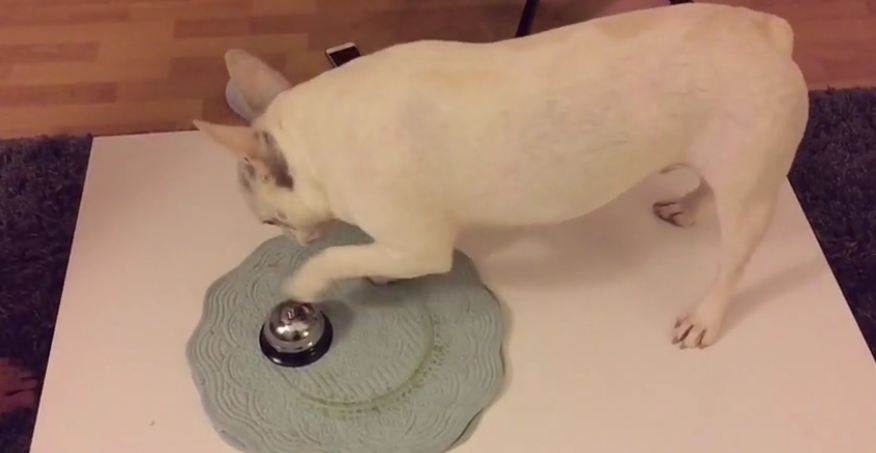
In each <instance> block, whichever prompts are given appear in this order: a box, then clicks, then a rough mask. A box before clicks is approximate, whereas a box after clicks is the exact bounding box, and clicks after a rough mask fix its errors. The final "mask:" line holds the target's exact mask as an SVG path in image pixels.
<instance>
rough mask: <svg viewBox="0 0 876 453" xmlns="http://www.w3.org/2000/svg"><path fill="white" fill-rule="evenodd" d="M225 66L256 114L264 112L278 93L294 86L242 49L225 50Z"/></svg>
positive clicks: (247, 103)
mask: <svg viewBox="0 0 876 453" xmlns="http://www.w3.org/2000/svg"><path fill="white" fill-rule="evenodd" d="M225 66H226V67H227V68H228V75H229V76H230V77H231V82H232V83H233V84H234V87H235V88H237V90H238V91H239V92H240V94H241V96H242V97H243V101H244V102H245V103H246V105H247V107H249V109H250V110H251V111H252V112H254V113H255V114H256V115H258V114H261V113H262V112H264V111H265V109H266V108H268V104H270V103H271V101H273V100H274V98H275V97H277V95H278V94H280V93H281V92H283V91H285V90H288V89H289V88H291V87H292V84H291V83H289V81H288V80H286V78H285V77H283V75H282V74H280V73H279V72H278V71H276V70H275V69H273V68H271V67H270V66H268V64H267V63H265V62H263V61H262V60H259V59H258V58H256V57H255V56H253V55H251V54H249V53H247V52H246V51H243V50H240V49H231V50H229V51H227V52H225Z"/></svg>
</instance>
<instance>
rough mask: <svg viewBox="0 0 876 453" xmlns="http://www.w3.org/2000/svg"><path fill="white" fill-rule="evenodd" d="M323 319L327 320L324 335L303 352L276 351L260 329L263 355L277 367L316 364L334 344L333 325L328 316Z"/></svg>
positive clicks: (260, 343)
mask: <svg viewBox="0 0 876 453" xmlns="http://www.w3.org/2000/svg"><path fill="white" fill-rule="evenodd" d="M323 319H324V320H325V330H324V331H323V333H322V338H320V339H319V341H317V342H316V344H315V345H313V347H312V348H310V349H308V350H306V351H301V352H280V351H278V350H276V349H274V347H273V346H271V344H270V343H268V339H267V338H265V332H264V329H259V346H261V349H262V354H264V355H265V357H267V358H268V360H270V361H271V362H273V363H274V364H275V365H280V366H284V367H291V368H298V367H303V366H307V365H310V364H311V363H313V362H316V361H317V360H319V359H321V358H322V356H324V355H325V353H326V352H328V350H329V347H330V346H331V344H332V336H333V335H332V334H333V329H332V323H331V322H330V321H329V319H328V317H326V316H323Z"/></svg>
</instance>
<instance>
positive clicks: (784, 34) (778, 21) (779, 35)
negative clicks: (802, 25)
mask: <svg viewBox="0 0 876 453" xmlns="http://www.w3.org/2000/svg"><path fill="white" fill-rule="evenodd" d="M762 17H763V19H762V21H761V23H760V24H759V25H760V28H761V30H762V32H763V33H764V34H765V35H766V36H767V40H768V41H769V42H770V43H771V44H772V45H773V46H774V47H775V49H776V50H777V51H778V52H779V53H781V54H782V55H787V56H789V57H790V56H791V53H792V52H794V30H793V29H792V28H791V24H789V23H788V21H786V20H785V19H782V18H781V17H778V16H773V15H772V14H764V15H763V16H762Z"/></svg>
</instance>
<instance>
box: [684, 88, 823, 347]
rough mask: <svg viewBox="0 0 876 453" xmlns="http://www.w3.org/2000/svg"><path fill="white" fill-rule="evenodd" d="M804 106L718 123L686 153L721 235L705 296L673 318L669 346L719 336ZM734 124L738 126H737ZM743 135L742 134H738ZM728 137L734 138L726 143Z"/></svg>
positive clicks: (704, 342) (796, 137)
mask: <svg viewBox="0 0 876 453" xmlns="http://www.w3.org/2000/svg"><path fill="white" fill-rule="evenodd" d="M806 105H807V104H806V103H805V101H803V103H801V105H800V106H798V107H800V108H799V109H792V110H791V111H790V112H788V111H784V112H780V113H779V112H777V113H776V114H775V115H773V116H772V117H770V116H767V115H761V116H760V117H759V118H757V119H756V121H757V123H756V124H753V125H752V124H749V125H744V124H743V125H741V127H742V128H743V130H734V127H733V123H729V122H724V123H723V125H722V124H720V123H719V122H716V125H717V126H718V127H717V129H718V130H716V131H713V132H716V133H713V134H711V135H710V136H709V138H707V140H706V141H708V142H709V143H702V144H701V145H705V146H706V147H705V148H701V150H702V151H700V153H699V154H698V153H697V152H698V151H697V150H693V152H692V153H691V160H692V165H691V166H692V167H693V168H694V170H696V171H697V172H698V173H699V174H700V175H701V176H702V178H703V179H704V180H705V183H706V184H708V187H710V188H711V192H712V194H713V197H714V202H715V208H716V211H717V215H718V225H719V227H720V232H721V247H720V261H719V267H718V273H717V275H716V277H715V280H714V281H713V282H712V285H711V287H710V288H709V289H708V291H707V293H706V295H705V297H704V298H703V299H702V300H701V301H700V302H699V303H698V304H697V305H695V306H694V307H693V308H692V309H690V310H688V311H687V312H686V313H684V314H683V315H681V316H679V317H678V318H677V320H676V322H675V326H674V329H673V342H674V343H677V344H679V345H680V346H681V347H682V348H691V347H705V346H708V345H710V344H712V343H714V342H715V341H716V340H717V339H718V336H719V333H720V330H721V325H722V323H723V320H724V315H725V313H726V311H727V309H728V307H729V305H730V302H731V300H732V299H733V296H734V292H735V290H736V287H737V285H738V283H739V280H740V279H741V277H742V275H743V272H744V270H745V267H746V265H747V264H748V261H749V259H750V258H751V256H752V254H753V253H754V250H755V249H756V247H757V246H758V245H759V244H760V242H761V240H762V239H763V236H764V234H765V232H766V230H767V226H768V224H769V221H770V219H771V217H772V213H773V210H774V207H775V203H776V198H777V196H778V192H779V190H780V188H781V187H782V184H784V183H785V181H786V176H787V174H788V171H789V169H790V167H791V163H792V161H793V159H794V154H795V152H796V150H797V147H798V146H799V144H800V140H801V138H802V135H803V130H804V128H805V124H806V116H805V112H806V108H805V107H806ZM737 125H738V123H737ZM743 132H747V133H743ZM728 137H736V138H734V139H732V140H728Z"/></svg>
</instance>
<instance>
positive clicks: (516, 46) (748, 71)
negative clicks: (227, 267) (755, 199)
mask: <svg viewBox="0 0 876 453" xmlns="http://www.w3.org/2000/svg"><path fill="white" fill-rule="evenodd" d="M792 42H793V37H792V33H791V30H790V27H788V25H787V23H786V22H784V20H782V19H779V18H777V17H774V16H771V15H767V14H763V13H757V12H753V11H750V10H747V9H742V8H731V7H726V6H715V5H684V6H675V7H666V8H657V9H652V10H644V11H639V12H634V13H629V14H623V15H618V16H612V17H608V18H602V19H596V20H593V21H590V22H586V23H582V24H577V25H572V26H569V27H564V28H560V29H557V30H552V31H549V32H545V33H541V34H537V35H534V36H531V37H528V38H524V39H516V40H508V41H503V42H498V43H490V44H469V43H456V42H438V41H423V42H416V43H411V44H404V45H400V46H396V47H392V48H389V49H386V50H384V51H382V52H378V53H376V54H373V55H371V56H369V57H367V58H362V59H360V60H357V61H353V62H351V63H350V64H348V65H346V66H344V67H342V68H339V69H337V70H333V71H330V72H328V73H326V74H324V75H322V76H320V77H317V78H316V79H314V80H312V81H310V82H307V83H305V84H303V85H301V86H299V87H297V88H296V89H294V90H292V91H291V92H289V93H287V94H284V95H282V96H281V98H280V99H279V100H278V101H277V102H275V104H274V105H273V106H272V109H273V111H274V112H275V114H277V115H282V116H284V117H286V118H294V120H289V123H290V124H294V127H295V128H296V131H297V132H296V133H297V135H298V136H299V139H300V149H301V152H306V153H308V155H309V158H308V161H310V162H312V164H313V166H314V172H316V173H317V174H320V175H322V176H321V177H322V178H324V179H326V180H335V181H338V180H340V179H343V178H346V179H347V180H348V181H347V182H345V183H344V184H342V185H338V186H335V187H332V186H329V187H327V189H328V190H329V191H332V190H335V191H337V192H338V193H335V194H332V196H331V198H334V199H357V200H361V199H363V198H365V199H369V200H381V199H383V198H385V197H398V196H399V195H398V194H399V193H400V192H401V193H404V194H405V196H409V197H415V198H417V199H419V200H422V202H423V203H429V204H431V206H430V207H431V208H433V209H443V210H448V214H450V215H452V216H453V217H454V218H456V219H458V220H459V221H460V222H461V223H486V224H528V223H540V222H552V221H559V220H564V219H568V218H571V217H576V216H579V215H582V214H584V213H586V212H587V211H589V210H591V209H594V208H596V207H598V206H600V205H601V204H603V203H605V202H607V201H609V200H611V199H612V198H614V197H615V196H617V195H618V194H619V193H620V192H622V191H624V190H626V189H627V188H629V187H630V186H632V185H634V184H635V183H636V182H638V181H639V180H641V179H642V178H644V177H646V176H647V175H649V174H651V173H653V172H655V171H657V170H660V169H661V168H664V167H667V166H670V165H673V164H676V163H679V162H684V161H686V160H687V159H688V158H689V157H690V155H689V154H690V152H691V150H692V148H694V147H695V145H696V143H697V142H698V141H700V140H701V135H702V134H703V133H706V132H705V131H708V130H714V129H715V127H714V122H715V121H716V118H720V121H724V120H725V119H731V118H737V119H738V121H736V122H735V124H730V123H728V124H727V125H722V127H725V132H727V133H733V131H736V130H738V131H740V133H743V132H744V130H745V128H746V127H748V126H747V125H749V124H754V123H757V122H758V121H763V120H764V118H766V116H775V115H781V114H783V113H782V112H781V110H782V109H797V110H799V109H800V108H801V107H800V105H797V104H799V102H797V103H796V104H795V103H794V102H791V103H789V102H787V100H788V99H792V98H793V99H799V98H800V97H801V96H802V97H805V95H806V91H805V85H804V84H803V82H802V78H801V76H800V73H799V69H798V68H797V66H796V65H795V64H794V62H793V61H792V60H791V58H790V51H791V47H792ZM803 105H805V101H803ZM269 113H270V112H269ZM789 114H791V113H789ZM351 144H355V146H351ZM341 175H342V176H341ZM351 178H352V179H353V180H352V181H350V179H351ZM356 178H361V181H357V180H356ZM402 188H404V189H402ZM383 201H386V200H382V201H381V203H382V202H383ZM375 202H376V201H375ZM389 204H392V203H391V202H390V203H389ZM345 205H347V206H349V207H350V209H369V208H368V206H371V205H372V203H367V202H359V201H357V202H352V201H351V202H349V203H345ZM353 217H357V216H353Z"/></svg>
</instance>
